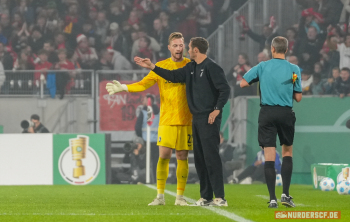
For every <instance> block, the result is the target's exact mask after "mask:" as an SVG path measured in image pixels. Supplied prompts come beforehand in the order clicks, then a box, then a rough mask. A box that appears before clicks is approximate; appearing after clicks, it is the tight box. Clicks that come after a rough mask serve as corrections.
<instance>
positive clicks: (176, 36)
mask: <svg viewBox="0 0 350 222" xmlns="http://www.w3.org/2000/svg"><path fill="white" fill-rule="evenodd" d="M174 39H182V40H184V41H185V39H184V37H183V35H182V33H181V32H173V33H171V34H170V35H169V40H168V42H169V45H170V43H171V41H173V40H174Z"/></svg>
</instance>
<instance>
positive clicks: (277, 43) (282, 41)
mask: <svg viewBox="0 0 350 222" xmlns="http://www.w3.org/2000/svg"><path fill="white" fill-rule="evenodd" d="M271 46H272V47H274V48H275V50H276V53H283V54H285V53H286V52H287V49H288V40H287V39H286V38H284V37H282V36H276V37H275V38H273V39H272V43H271Z"/></svg>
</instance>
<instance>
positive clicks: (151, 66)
mask: <svg viewBox="0 0 350 222" xmlns="http://www.w3.org/2000/svg"><path fill="white" fill-rule="evenodd" d="M134 61H135V62H136V64H137V65H139V66H141V67H143V68H146V69H150V70H153V69H154V67H155V65H154V64H153V63H152V62H151V60H150V59H149V58H146V59H143V58H140V57H138V56H135V57H134Z"/></svg>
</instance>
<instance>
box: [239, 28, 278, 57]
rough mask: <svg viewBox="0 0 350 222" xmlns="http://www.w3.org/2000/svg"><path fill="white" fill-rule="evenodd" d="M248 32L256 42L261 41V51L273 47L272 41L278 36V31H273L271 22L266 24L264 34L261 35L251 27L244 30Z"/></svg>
mask: <svg viewBox="0 0 350 222" xmlns="http://www.w3.org/2000/svg"><path fill="white" fill-rule="evenodd" d="M244 31H245V32H247V35H248V36H249V37H250V38H251V39H253V40H254V41H255V42H257V43H259V45H260V48H259V50H260V52H261V51H262V50H264V49H265V48H267V49H269V48H270V47H271V41H272V39H273V38H275V37H276V36H278V34H277V33H276V32H273V29H272V28H270V26H269V24H266V25H264V29H263V34H262V35H259V34H257V33H255V32H253V31H252V30H251V29H250V28H247V29H246V30H244Z"/></svg>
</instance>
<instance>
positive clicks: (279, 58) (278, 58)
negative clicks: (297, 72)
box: [273, 58, 286, 60]
mask: <svg viewBox="0 0 350 222" xmlns="http://www.w3.org/2000/svg"><path fill="white" fill-rule="evenodd" d="M273 59H279V60H286V59H280V58H273Z"/></svg>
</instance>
